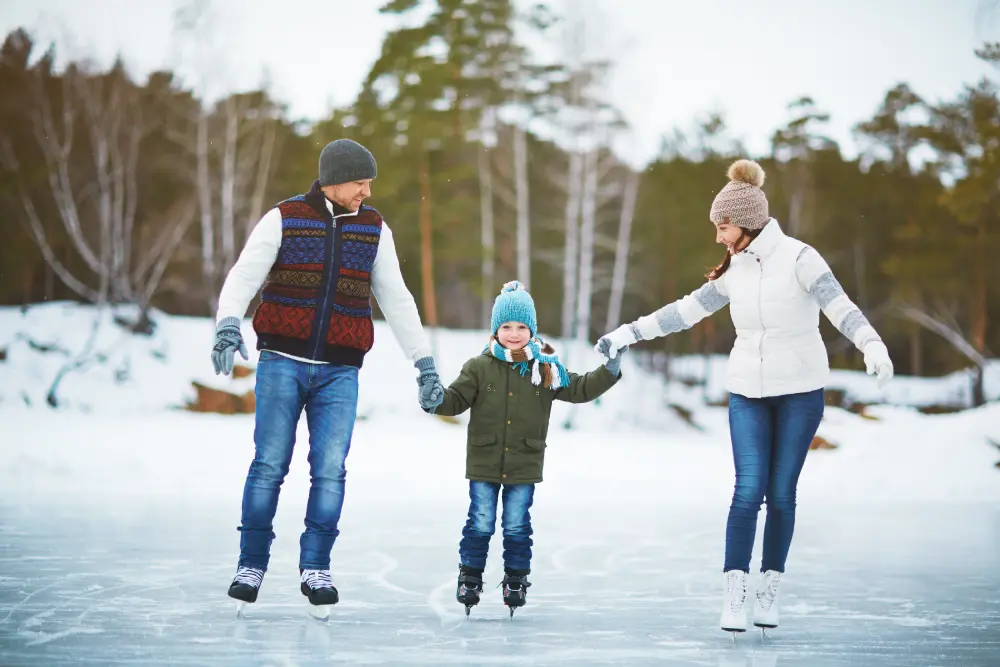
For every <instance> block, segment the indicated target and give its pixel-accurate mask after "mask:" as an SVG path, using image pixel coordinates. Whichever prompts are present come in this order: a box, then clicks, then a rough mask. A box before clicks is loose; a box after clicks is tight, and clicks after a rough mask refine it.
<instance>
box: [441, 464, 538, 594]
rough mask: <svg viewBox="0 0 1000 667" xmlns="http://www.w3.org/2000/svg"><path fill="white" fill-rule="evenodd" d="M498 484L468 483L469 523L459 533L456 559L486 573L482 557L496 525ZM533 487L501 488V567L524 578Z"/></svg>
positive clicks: (527, 565) (528, 556) (528, 565)
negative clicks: (457, 556)
mask: <svg viewBox="0 0 1000 667" xmlns="http://www.w3.org/2000/svg"><path fill="white" fill-rule="evenodd" d="M499 496H500V484H494V483H492V482H477V481H475V480H470V481H469V499H470V501H471V502H470V504H469V519H468V521H466V522H465V528H464V529H463V530H462V541H461V542H460V543H459V545H458V555H459V558H460V560H461V563H462V565H465V566H466V567H472V568H476V569H477V570H485V569H486V553H487V552H488V551H489V548H490V538H491V537H493V532H494V530H496V525H497V499H498V497H499ZM534 497H535V485H534V484H504V485H503V515H502V516H501V519H500V523H501V526H502V527H503V564H504V568H506V569H508V570H518V571H519V572H522V573H524V574H527V573H528V572H529V571H530V570H531V544H532V542H531V514H530V513H529V512H528V510H529V509H530V508H531V503H532V501H533V500H534Z"/></svg>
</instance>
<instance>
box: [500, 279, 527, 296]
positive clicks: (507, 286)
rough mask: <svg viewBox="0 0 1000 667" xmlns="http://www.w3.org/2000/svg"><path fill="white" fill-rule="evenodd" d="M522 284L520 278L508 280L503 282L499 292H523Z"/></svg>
mask: <svg viewBox="0 0 1000 667" xmlns="http://www.w3.org/2000/svg"><path fill="white" fill-rule="evenodd" d="M524 291H525V289H524V285H522V284H521V281H520V280H511V281H510V282H507V283H504V285H503V288H502V289H501V290H500V292H501V293H502V292H524Z"/></svg>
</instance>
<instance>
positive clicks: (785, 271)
mask: <svg viewBox="0 0 1000 667" xmlns="http://www.w3.org/2000/svg"><path fill="white" fill-rule="evenodd" d="M727 303H728V304H729V305H730V308H729V311H730V315H731V316H732V319H733V324H734V325H735V327H736V342H735V344H734V345H733V350H732V352H731V353H730V355H729V363H728V365H727V368H726V388H727V389H728V390H729V391H730V392H732V393H735V394H740V395H743V396H746V397H748V398H762V397H765V396H781V395H785V394H796V393H801V392H807V391H813V390H815V389H820V388H822V387H824V386H825V385H826V383H827V380H828V378H829V373H830V365H829V361H828V359H827V354H826V346H825V345H824V344H823V339H822V338H821V337H820V333H819V311H820V310H822V311H823V313H824V314H825V315H826V317H827V318H828V319H829V320H830V321H831V322H832V323H833V324H834V326H836V327H837V329H838V330H840V332H841V333H842V334H844V335H845V336H846V337H847V338H849V339H850V340H851V342H853V343H854V345H855V346H856V347H857V348H858V349H859V350H862V351H864V347H865V345H867V344H868V343H870V342H872V341H878V340H881V339H880V338H879V335H878V333H876V331H875V329H874V328H872V326H871V324H869V323H868V320H867V319H866V318H865V316H864V315H863V314H862V313H861V310H860V309H859V308H858V307H857V306H856V305H855V304H854V303H853V302H852V301H851V300H850V298H849V297H848V296H847V294H845V293H844V289H843V288H842V287H841V286H840V283H839V282H838V281H837V279H836V278H835V277H834V275H833V273H832V272H831V271H830V267H829V266H828V265H827V263H826V261H825V260H824V259H823V258H822V257H821V256H820V254H819V253H818V252H816V250H814V249H813V248H812V247H810V246H808V245H806V244H805V243H802V242H801V241H798V240H796V239H793V238H791V237H789V236H785V234H784V233H783V232H782V231H781V227H780V226H779V225H778V221H777V220H774V219H773V218H772V219H771V220H770V221H769V222H768V224H767V225H766V226H765V227H764V229H763V231H762V232H761V233H760V235H759V236H758V237H757V238H755V239H754V240H753V241H752V242H751V243H750V245H748V246H747V248H746V249H745V250H743V251H742V252H740V253H738V254H736V255H734V256H733V258H732V262H731V264H730V266H729V270H728V271H726V273H725V274H723V276H722V277H721V278H719V279H718V280H714V281H709V282H707V283H705V284H704V285H702V286H701V287H699V288H698V289H697V290H695V291H694V292H692V293H691V294H689V295H687V296H685V297H684V298H682V299H680V300H678V301H675V302H674V303H671V304H669V305H667V306H664V307H663V308H661V309H660V310H658V311H656V312H655V313H652V314H651V315H646V316H645V317H641V318H639V319H638V320H636V321H635V322H633V323H632V325H631V328H632V333H633V334H634V335H635V337H636V338H637V339H639V340H648V339H650V338H656V337H657V336H665V335H667V334H670V333H674V332H676V331H681V330H683V329H688V328H690V327H691V326H693V325H694V324H695V323H696V322H698V321H700V320H702V319H704V318H705V317H708V315H710V314H711V313H714V312H715V311H717V310H719V309H721V308H722V307H723V306H725V305H726V304H727Z"/></svg>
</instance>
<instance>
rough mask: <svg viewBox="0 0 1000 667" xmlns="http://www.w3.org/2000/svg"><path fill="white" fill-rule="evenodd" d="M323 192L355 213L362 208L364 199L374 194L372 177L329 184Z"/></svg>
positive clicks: (331, 199)
mask: <svg viewBox="0 0 1000 667" xmlns="http://www.w3.org/2000/svg"><path fill="white" fill-rule="evenodd" d="M323 194H324V195H326V198H327V199H329V200H330V201H332V202H334V203H336V204H340V205H341V206H343V207H344V208H346V209H347V210H348V211H351V212H352V213H353V212H354V211H357V210H358V209H359V208H361V203H362V202H363V201H364V200H366V199H368V198H369V197H371V196H372V179H370V178H366V179H364V180H360V181H350V182H348V183H339V184H337V185H327V186H325V187H324V188H323Z"/></svg>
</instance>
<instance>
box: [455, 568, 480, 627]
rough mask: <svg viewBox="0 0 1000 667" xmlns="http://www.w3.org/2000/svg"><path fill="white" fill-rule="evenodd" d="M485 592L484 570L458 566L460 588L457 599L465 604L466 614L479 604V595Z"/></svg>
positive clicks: (457, 591)
mask: <svg viewBox="0 0 1000 667" xmlns="http://www.w3.org/2000/svg"><path fill="white" fill-rule="evenodd" d="M482 592H483V571H482V570H477V569H475V568H471V567H466V566H464V565H461V566H459V568H458V589H457V590H456V591H455V599H457V600H458V601H459V602H460V603H462V604H464V605H465V615H466V616H468V615H469V612H470V611H471V610H472V608H473V607H475V606H476V605H477V604H479V596H480V595H481V594H482Z"/></svg>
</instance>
